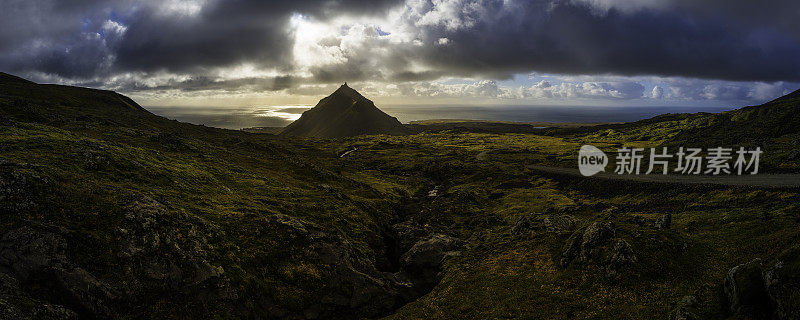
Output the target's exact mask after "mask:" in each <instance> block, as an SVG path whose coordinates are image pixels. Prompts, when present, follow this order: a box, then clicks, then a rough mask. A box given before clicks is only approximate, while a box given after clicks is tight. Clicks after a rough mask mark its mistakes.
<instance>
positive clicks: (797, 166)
mask: <svg viewBox="0 0 800 320" xmlns="http://www.w3.org/2000/svg"><path fill="white" fill-rule="evenodd" d="M545 133H546V134H550V135H556V136H571V137H573V138H577V139H580V140H583V141H585V142H587V143H598V142H604V141H609V142H611V141H614V142H615V143H618V142H619V141H626V142H627V143H630V144H633V143H636V144H640V143H641V142H645V143H646V144H649V145H652V144H655V145H663V146H667V147H674V148H677V147H680V146H684V147H699V148H713V147H727V148H736V147H747V148H754V147H760V148H761V149H762V150H764V155H763V160H764V161H763V163H764V168H765V169H769V170H775V171H792V172H794V171H798V170H800V90H798V91H795V92H793V93H790V94H788V95H785V96H783V97H780V98H777V99H775V100H772V101H770V102H767V103H764V104H761V105H757V106H749V107H744V108H741V109H736V110H731V111H726V112H722V113H704V112H701V113H694V114H688V113H684V114H663V115H659V116H656V117H653V118H650V119H645V120H641V121H636V122H630V123H623V124H614V125H599V126H595V127H579V128H565V129H550V130H546V131H545Z"/></svg>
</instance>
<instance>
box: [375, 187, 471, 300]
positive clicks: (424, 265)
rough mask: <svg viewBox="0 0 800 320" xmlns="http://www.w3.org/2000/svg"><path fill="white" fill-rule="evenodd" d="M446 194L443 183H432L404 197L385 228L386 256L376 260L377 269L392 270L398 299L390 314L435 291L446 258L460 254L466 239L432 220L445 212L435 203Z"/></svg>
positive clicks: (384, 253)
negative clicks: (441, 211) (461, 238)
mask: <svg viewBox="0 0 800 320" xmlns="http://www.w3.org/2000/svg"><path fill="white" fill-rule="evenodd" d="M444 196H446V187H444V186H443V184H441V183H436V184H431V185H430V186H429V187H428V188H425V189H422V190H420V191H419V192H417V194H415V195H414V196H410V197H406V198H404V199H402V200H401V201H400V202H399V203H398V204H397V206H396V214H395V219H393V220H392V221H391V222H389V223H387V225H386V226H384V227H383V228H382V230H383V231H381V238H382V244H383V248H381V250H380V251H381V253H382V254H383V256H382V257H379V258H378V259H376V268H377V269H378V270H379V271H381V272H386V273H391V278H392V279H394V281H395V290H396V292H397V301H398V303H397V305H396V308H395V309H394V310H391V312H389V313H387V314H390V313H392V312H394V311H395V310H396V309H399V308H400V307H402V306H403V305H405V304H407V303H410V302H413V301H414V300H416V299H418V298H420V297H422V296H424V295H425V294H427V293H428V292H430V291H431V290H433V288H435V287H436V286H437V285H438V284H439V282H440V281H441V271H442V265H443V263H444V261H446V260H447V259H449V258H450V257H453V256H456V255H458V254H460V250H461V249H462V247H463V243H464V242H463V241H461V240H459V239H458V238H457V237H454V236H453V235H452V234H453V232H452V231H451V230H449V229H448V227H447V226H446V225H445V224H442V223H437V222H435V221H431V219H430V217H431V216H437V215H440V214H441V213H440V212H438V211H440V207H441V206H438V205H434V204H433V203H434V202H435V201H437V198H438V197H444Z"/></svg>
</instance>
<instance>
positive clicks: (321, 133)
mask: <svg viewBox="0 0 800 320" xmlns="http://www.w3.org/2000/svg"><path fill="white" fill-rule="evenodd" d="M407 133H408V130H407V129H406V128H405V126H403V124H402V123H400V121H398V120H397V119H396V118H394V117H392V116H390V115H388V114H386V113H384V112H383V111H381V110H380V109H378V107H376V106H375V103H373V102H372V101H371V100H369V99H367V98H365V97H364V96H363V95H361V94H360V93H358V91H356V90H354V89H353V88H350V87H349V86H348V85H347V83H345V84H343V85H342V86H341V87H339V89H336V91H334V92H333V93H332V94H331V95H329V96H327V97H325V98H323V99H322V100H320V101H319V103H317V105H316V106H315V107H314V108H311V110H308V111H306V112H304V113H303V115H302V116H300V119H297V121H295V122H292V123H291V124H290V125H288V126H287V127H286V128H284V129H283V131H281V134H285V135H292V136H310V137H320V138H337V137H348V136H357V135H362V134H391V135H402V134H407Z"/></svg>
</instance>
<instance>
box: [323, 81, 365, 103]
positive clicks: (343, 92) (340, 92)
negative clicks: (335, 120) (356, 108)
mask: <svg viewBox="0 0 800 320" xmlns="http://www.w3.org/2000/svg"><path fill="white" fill-rule="evenodd" d="M333 96H346V97H350V98H352V99H356V100H361V99H367V98H365V97H364V96H363V95H361V94H360V93H358V91H356V90H355V89H353V88H350V87H349V86H348V85H347V82H345V83H344V84H343V85H342V86H341V87H339V89H336V91H334V92H333V94H331V97H333Z"/></svg>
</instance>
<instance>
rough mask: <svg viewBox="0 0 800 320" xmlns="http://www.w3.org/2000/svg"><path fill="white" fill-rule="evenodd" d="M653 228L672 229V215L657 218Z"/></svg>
mask: <svg viewBox="0 0 800 320" xmlns="http://www.w3.org/2000/svg"><path fill="white" fill-rule="evenodd" d="M653 227H655V228H656V229H659V230H661V229H669V228H671V227H672V215H671V214H669V213H667V214H665V215H662V216H660V217H658V218H656V221H655V222H654V223H653Z"/></svg>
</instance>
